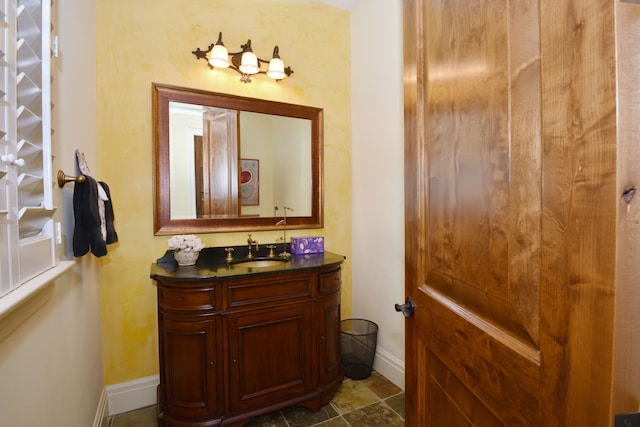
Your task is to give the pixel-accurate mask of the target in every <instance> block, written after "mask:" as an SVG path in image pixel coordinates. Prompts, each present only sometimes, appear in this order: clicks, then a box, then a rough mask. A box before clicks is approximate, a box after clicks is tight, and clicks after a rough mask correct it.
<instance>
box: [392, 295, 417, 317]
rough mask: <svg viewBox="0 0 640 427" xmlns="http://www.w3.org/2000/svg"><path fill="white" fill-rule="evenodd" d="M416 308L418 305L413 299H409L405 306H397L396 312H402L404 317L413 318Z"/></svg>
mask: <svg viewBox="0 0 640 427" xmlns="http://www.w3.org/2000/svg"><path fill="white" fill-rule="evenodd" d="M415 307H416V304H415V303H414V302H413V300H412V299H411V298H407V299H406V300H405V303H404V304H396V311H400V312H402V315H403V316H404V317H411V316H413V311H414V309H415Z"/></svg>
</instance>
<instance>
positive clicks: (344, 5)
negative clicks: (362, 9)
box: [291, 0, 359, 10]
mask: <svg viewBox="0 0 640 427" xmlns="http://www.w3.org/2000/svg"><path fill="white" fill-rule="evenodd" d="M291 1H304V2H311V1H318V2H320V3H325V4H328V5H331V6H334V7H339V8H340V9H345V10H353V8H355V6H356V4H357V3H358V1H359V0H291Z"/></svg>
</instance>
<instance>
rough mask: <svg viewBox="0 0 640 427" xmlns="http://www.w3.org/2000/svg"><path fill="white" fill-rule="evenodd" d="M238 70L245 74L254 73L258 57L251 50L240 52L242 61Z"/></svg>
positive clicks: (256, 68)
mask: <svg viewBox="0 0 640 427" xmlns="http://www.w3.org/2000/svg"><path fill="white" fill-rule="evenodd" d="M240 71H242V72H243V73H245V74H256V73H257V72H258V71H259V69H258V57H257V56H256V55H255V53H253V52H251V51H246V52H244V53H243V54H242V62H241V64H240Z"/></svg>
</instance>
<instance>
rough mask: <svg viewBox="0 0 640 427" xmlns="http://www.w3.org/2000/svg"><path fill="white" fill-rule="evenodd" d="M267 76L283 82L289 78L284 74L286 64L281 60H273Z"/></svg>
mask: <svg viewBox="0 0 640 427" xmlns="http://www.w3.org/2000/svg"><path fill="white" fill-rule="evenodd" d="M267 76H269V77H271V78H272V79H276V80H281V79H284V78H285V77H287V75H286V74H285V73H284V62H282V59H280V58H273V59H272V60H271V61H270V62H269V69H268V70H267Z"/></svg>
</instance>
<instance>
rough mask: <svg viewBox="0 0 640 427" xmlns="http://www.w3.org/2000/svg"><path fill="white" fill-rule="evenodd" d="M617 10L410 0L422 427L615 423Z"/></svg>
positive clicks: (409, 95) (413, 280) (528, 1)
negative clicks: (613, 417)
mask: <svg viewBox="0 0 640 427" xmlns="http://www.w3.org/2000/svg"><path fill="white" fill-rule="evenodd" d="M615 3H616V2H604V1H602V2H581V1H574V0H558V1H553V2H548V1H542V2H538V1H535V0H517V1H506V0H480V1H466V0H405V1H404V32H405V40H404V48H405V58H404V64H405V159H406V162H405V182H406V183H405V185H406V187H405V188H406V191H405V194H406V199H405V200H406V210H405V211H406V216H405V218H406V258H407V264H406V265H407V266H406V294H407V297H410V298H412V299H413V300H414V301H415V304H416V307H415V314H414V316H413V317H411V318H408V320H407V323H406V326H407V344H406V346H407V348H406V358H407V360H406V363H407V375H406V384H407V425H408V426H414V427H441V426H447V427H452V426H541V427H542V426H544V427H550V426H563V427H565V426H566V427H572V426H576V427H577V426H587V425H588V426H607V425H610V423H611V420H612V410H611V408H612V388H613V384H612V381H613V375H612V372H613V371H614V369H613V366H614V358H613V350H612V349H613V347H614V346H613V340H614V327H615V322H614V318H615V310H614V309H615V292H616V282H615V280H616V257H615V247H616V217H617V209H618V207H619V200H618V196H619V194H620V193H619V188H618V187H619V184H618V183H617V182H616V143H617V141H616V126H617V123H616V89H615V88H616V67H615V65H616V58H615V52H616V46H615V37H614V35H615V19H614V6H615ZM634 247H637V244H636V245H634ZM636 295H637V292H636ZM618 303H620V301H619V302H618ZM635 357H636V360H637V355H636V356H635ZM627 365H632V364H627ZM637 371H638V369H637V368H633V372H634V373H637ZM636 377H637V376H636ZM636 388H637V386H636ZM619 394H621V393H619ZM627 400H630V399H627ZM636 403H637V401H636ZM634 410H635V409H634Z"/></svg>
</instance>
